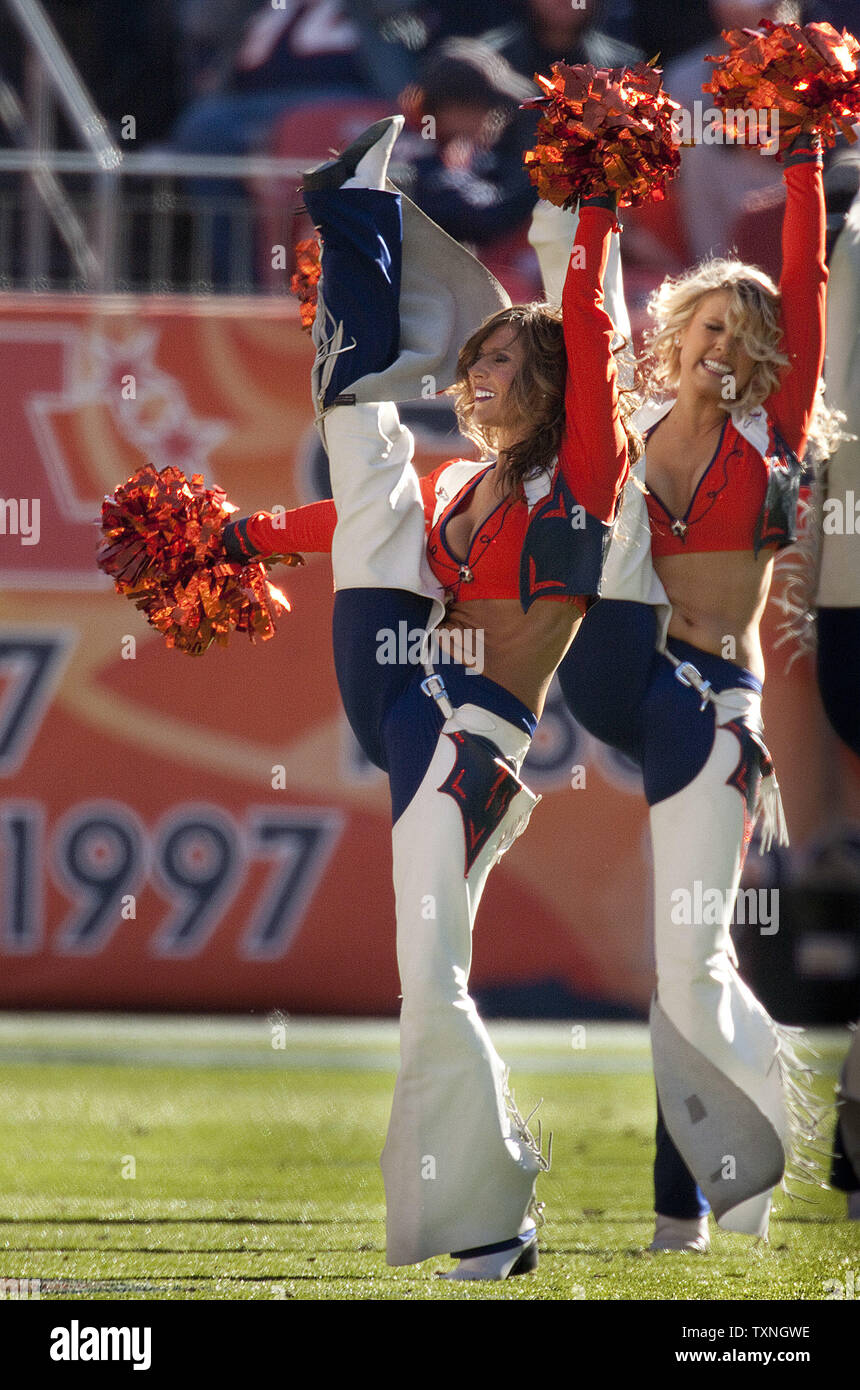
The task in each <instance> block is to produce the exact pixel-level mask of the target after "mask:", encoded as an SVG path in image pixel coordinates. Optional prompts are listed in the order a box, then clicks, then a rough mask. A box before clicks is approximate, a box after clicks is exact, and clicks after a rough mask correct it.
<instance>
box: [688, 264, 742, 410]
mask: <svg viewBox="0 0 860 1390" xmlns="http://www.w3.org/2000/svg"><path fill="white" fill-rule="evenodd" d="M730 300H731V296H730V294H729V292H728V290H713V291H711V293H710V294H705V295H703V296H702V298H701V299H700V300H699V303H698V304H697V305H696V308H695V310H694V312H693V316H692V318H691V319H690V322H689V323H688V324H687V326H686V328H684V329H683V330H682V331H681V333H680V335H679V336H680V338H681V344H680V357H679V368H680V384H681V385H682V386H683V385H687V386H688V387H692V388H693V389H694V390H696V391H698V392H700V393H702V394H706V395H712V396H715V397H716V398H718V399H720V400H737V399H738V398H739V397H740V396H742V395H743V393H744V391H745V390H746V388H747V386H748V385H749V382H750V379H751V377H752V374H753V372H754V371H755V366H756V364H755V362H754V361H753V359H752V358H751V357H750V355H749V353H748V352H746V351H745V350H744V348H743V347H742V346H741V344H740V342H739V341H738V339H737V338H735V337H734V336H733V335H732V333H731V331H730V329H729V326H728V323H727V314H728V309H729V303H730ZM727 379H728V380H727Z"/></svg>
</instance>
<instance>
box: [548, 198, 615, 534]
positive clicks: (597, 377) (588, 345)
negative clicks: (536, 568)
mask: <svg viewBox="0 0 860 1390" xmlns="http://www.w3.org/2000/svg"><path fill="white" fill-rule="evenodd" d="M601 204H602V205H601ZM614 227H615V213H614V211H613V210H612V208H610V207H608V206H607V204H606V200H604V199H585V200H584V201H583V203H582V204H581V205H580V217H579V226H578V227H577V232H576V240H575V241H574V244H573V251H572V254H571V257H570V262H569V264H568V269H567V276H566V278H565V282H564V291H563V293H562V315H563V320H564V341H565V349H566V352H567V384H566V387H565V432H564V435H563V438H562V442H561V447H560V449H559V465H560V467H561V470H562V473H563V474H564V478H565V481H566V483H567V484H568V486H569V488H570V490H571V492H572V493H573V495H574V497H575V498H576V500H577V502H578V503H580V505H581V506H583V507H585V509H586V511H587V512H589V513H590V514H591V515H592V516H594V517H596V518H597V519H598V520H599V521H604V522H609V521H611V520H612V519H613V518H614V516H615V511H616V506H617V503H618V498H619V495H620V493H621V489H622V487H623V486H624V483H625V481H626V478H627V473H628V460H627V435H626V433H625V431H624V426H623V424H622V422H621V412H620V409H619V403H618V371H617V367H616V362H615V357H614V355H613V353H612V338H613V333H614V328H613V323H612V319H611V318H610V317H609V314H608V313H607V311H606V308H605V305H604V296H603V277H604V274H605V271H606V266H607V262H608V259H609V250H610V244H611V239H612V232H613V229H614Z"/></svg>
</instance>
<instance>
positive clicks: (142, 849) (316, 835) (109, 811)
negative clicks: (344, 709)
mask: <svg viewBox="0 0 860 1390" xmlns="http://www.w3.org/2000/svg"><path fill="white" fill-rule="evenodd" d="M343 825H344V817H343V816H342V814H341V812H340V811H338V810H333V809H327V808H309V807H306V806H303V807H300V808H299V807H295V808H289V807H285V808H281V809H277V810H274V809H272V808H270V807H267V806H250V807H248V808H247V810H246V812H245V815H244V818H243V819H242V820H241V821H238V820H237V819H236V818H235V817H234V816H231V815H229V814H228V813H227V812H225V811H224V810H222V808H221V807H218V806H213V805H206V804H198V803H186V804H183V805H180V806H177V807H173V808H172V809H171V810H170V811H168V812H167V813H166V814H165V815H164V816H162V818H161V819H160V821H159V822H158V824H157V825H156V826H155V827H154V828H153V829H152V830H151V831H148V830H147V828H146V826H145V825H144V824H143V822H142V821H141V819H140V817H139V816H138V815H137V813H136V812H135V811H133V810H132V809H131V808H130V807H129V806H126V805H124V804H123V803H122V802H119V801H89V802H81V803H79V804H78V805H77V806H73V807H71V808H70V809H69V810H68V811H67V812H66V813H65V814H64V815H63V816H62V817H61V818H60V820H58V822H57V824H56V825H55V827H54V830H53V833H52V834H51V836H50V843H49V844H46V840H47V839H48V838H49V837H47V836H46V832H45V824H44V811H43V808H42V806H41V805H39V803H38V802H33V801H7V802H0V851H2V859H0V862H2V871H0V877H1V878H2V899H0V910H2V925H0V950H2V951H3V952H4V953H6V954H11V955H28V954H31V953H35V952H37V951H40V950H42V949H43V948H44V944H45V939H46V926H47V923H46V908H45V879H44V875H45V874H50V875H51V878H52V880H53V882H54V884H55V885H56V887H57V888H59V889H60V890H61V892H62V893H63V894H64V895H65V896H66V897H68V898H69V899H70V907H69V910H68V911H67V912H66V914H65V915H64V917H63V920H62V922H61V924H60V926H59V928H58V929H57V930H56V931H55V932H54V933H53V934H52V938H51V950H52V951H53V952H55V953H57V954H59V955H65V956H82V955H97V954H99V953H100V952H101V951H103V950H104V949H105V947H106V946H107V945H108V943H109V942H110V941H111V939H112V937H113V936H114V934H115V933H116V932H117V930H118V929H120V928H121V927H122V928H124V929H125V930H129V929H131V930H133V931H135V932H137V933H140V932H141V931H145V932H146V933H147V951H148V953H149V954H150V955H152V956H154V957H158V958H161V959H170V958H174V959H175V958H187V957H189V956H196V955H198V954H199V953H200V952H201V951H202V950H203V949H204V947H205V946H206V944H207V942H208V941H209V939H210V937H211V936H212V934H213V933H214V932H215V931H216V929H217V928H218V926H219V924H222V923H226V922H227V920H228V918H229V915H230V911H231V908H232V905H233V903H234V901H235V899H236V897H237V895H238V893H239V891H240V889H241V888H242V886H243V884H245V883H246V881H247V880H248V876H249V874H253V880H254V882H256V881H257V880H258V879H259V882H260V888H259V891H258V892H257V894H256V896H255V898H254V900H253V902H252V903H251V905H250V907H249V908H248V910H247V913H246V914H245V918H244V921H245V926H244V931H243V933H242V935H241V936H240V937H238V938H237V941H236V954H237V955H238V956H240V957H242V958H244V959H250V960H255V959H256V960H272V959H277V958H279V957H281V956H283V955H284V954H285V953H286V952H287V950H288V949H289V947H290V945H291V943H292V941H293V939H294V938H295V936H296V933H297V932H298V929H299V927H300V925H301V923H302V919H303V918H304V915H305V912H306V911H307V908H308V906H309V904H310V902H311V900H312V898H313V896H314V893H315V891H316V888H317V886H318V884H319V882H320V879H321V877H322V875H323V873H324V872H325V868H326V865H327V864H328V862H329V859H330V857H331V855H332V853H333V851H334V848H335V846H336V844H337V842H338V840H339V839H340V835H341V833H342V830H343ZM256 860H264V861H269V868H268V870H266V869H265V868H261V869H256V868H255V867H254V866H255V861H256ZM147 883H150V884H151V885H152V887H153V888H154V889H155V891H156V893H157V894H158V896H159V897H160V898H163V899H164V900H165V901H166V902H167V904H168V906H167V910H166V911H165V912H160V913H158V914H155V913H153V914H147V916H148V918H149V917H150V916H151V917H152V920H153V923H154V927H150V923H149V920H147V921H146V922H144V921H143V920H142V919H141V914H140V913H139V911H138V910H137V899H138V897H139V895H140V894H141V892H142V891H143V889H144V888H145V887H146V885H147Z"/></svg>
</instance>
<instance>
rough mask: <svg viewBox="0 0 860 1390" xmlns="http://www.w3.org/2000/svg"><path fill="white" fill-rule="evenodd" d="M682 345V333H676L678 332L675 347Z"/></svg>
mask: <svg viewBox="0 0 860 1390" xmlns="http://www.w3.org/2000/svg"><path fill="white" fill-rule="evenodd" d="M680 346H681V335H680V333H676V334H675V347H680Z"/></svg>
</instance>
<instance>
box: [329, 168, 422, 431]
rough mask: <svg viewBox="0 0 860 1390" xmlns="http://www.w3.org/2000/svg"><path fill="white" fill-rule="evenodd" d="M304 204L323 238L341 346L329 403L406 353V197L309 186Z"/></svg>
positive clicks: (331, 318)
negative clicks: (402, 311)
mask: <svg viewBox="0 0 860 1390" xmlns="http://www.w3.org/2000/svg"><path fill="white" fill-rule="evenodd" d="M304 199H305V206H306V207H307V210H308V212H309V213H310V215H311V217H312V218H313V221H314V224H315V225H316V226H317V227H318V228H319V231H320V235H321V237H322V242H323V252H322V280H321V281H320V289H321V292H322V298H323V302H324V304H325V307H326V310H327V311H328V314H329V321H328V322H327V327H326V334H327V335H328V333H329V332H330V331H331V328H330V326H329V325H331V326H336V325H337V324H342V325H343V343H342V344H341V346H342V347H344V348H347V349H348V350H347V351H345V352H340V353H339V355H338V357H337V358H336V361H335V366H334V371H333V374H332V377H331V380H330V382H329V384H328V386H327V388H326V394H325V402H324V404H325V405H326V406H329V405H331V404H332V402H333V401H334V399H335V397H336V396H339V395H342V394H344V393H347V392H348V390H349V387H350V386H351V385H352V384H353V382H355V381H358V380H359V378H360V377H363V376H367V375H368V374H369V373H371V372H381V371H384V370H385V368H386V367H390V366H391V364H392V362H394V361H396V359H397V354H398V352H399V351H400V275H401V266H402V248H403V217H402V208H401V202H400V195H399V194H397V193H388V192H386V191H385V190H380V189H375V188H346V189H336V190H333V191H329V192H314V191H313V190H307V189H306V190H305V193H304Z"/></svg>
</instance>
